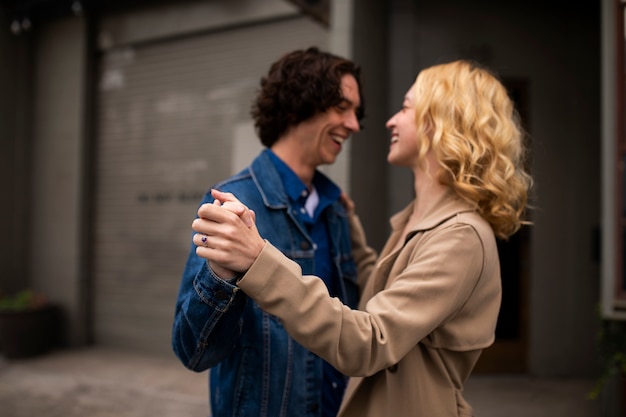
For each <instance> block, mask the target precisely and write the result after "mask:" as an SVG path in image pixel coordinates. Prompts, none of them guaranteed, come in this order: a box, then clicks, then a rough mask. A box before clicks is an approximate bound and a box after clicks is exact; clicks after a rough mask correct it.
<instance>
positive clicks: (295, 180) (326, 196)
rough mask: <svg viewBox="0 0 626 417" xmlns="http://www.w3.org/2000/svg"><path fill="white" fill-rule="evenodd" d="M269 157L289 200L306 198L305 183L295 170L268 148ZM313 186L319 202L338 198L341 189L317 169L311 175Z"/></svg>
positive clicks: (306, 189)
mask: <svg viewBox="0 0 626 417" xmlns="http://www.w3.org/2000/svg"><path fill="white" fill-rule="evenodd" d="M268 154H269V156H270V159H271V160H272V162H273V163H274V166H275V167H276V171H278V174H279V175H280V177H281V178H282V180H283V185H284V187H285V192H286V193H287V195H288V196H289V199H290V200H291V201H298V199H299V198H305V199H306V198H307V197H308V196H309V189H308V188H307V186H306V184H304V182H302V180H301V179H300V178H299V177H298V176H297V175H296V173H295V172H293V170H292V169H291V168H289V166H288V165H287V164H286V163H285V162H284V161H283V160H282V159H280V158H279V157H278V156H277V155H276V154H275V153H274V152H273V151H272V150H271V149H268ZM313 186H314V187H315V189H316V190H317V193H318V194H319V197H320V202H323V201H336V200H338V199H339V196H340V194H341V190H340V189H339V187H337V185H336V184H335V183H334V182H332V181H331V180H330V179H329V178H328V177H327V176H326V175H324V174H322V173H321V172H319V171H317V170H316V171H315V174H314V175H313Z"/></svg>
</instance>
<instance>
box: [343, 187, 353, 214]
mask: <svg viewBox="0 0 626 417" xmlns="http://www.w3.org/2000/svg"><path fill="white" fill-rule="evenodd" d="M339 201H340V202H341V204H342V205H343V207H344V208H345V209H346V211H347V212H348V215H350V216H351V215H353V214H354V201H353V200H352V199H351V198H350V197H349V196H348V194H346V193H345V192H344V191H342V192H341V196H340V197H339Z"/></svg>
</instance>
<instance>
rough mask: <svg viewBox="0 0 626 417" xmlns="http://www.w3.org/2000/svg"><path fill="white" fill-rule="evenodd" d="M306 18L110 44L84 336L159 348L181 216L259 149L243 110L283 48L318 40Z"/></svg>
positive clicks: (179, 250)
mask: <svg viewBox="0 0 626 417" xmlns="http://www.w3.org/2000/svg"><path fill="white" fill-rule="evenodd" d="M326 44H327V33H326V31H325V30H324V29H323V28H322V27H320V26H319V25H317V24H316V23H314V22H312V21H311V20H309V19H307V18H304V17H297V18H291V19H288V20H282V21H273V22H269V23H265V24H259V25H256V26H248V27H243V28H236V29H232V30H227V31H221V32H213V33H206V34H201V35H196V36H193V37H185V38H177V39H170V40H167V41H163V42H159V43H154V44H147V45H136V46H133V47H127V48H124V49H116V50H111V51H108V52H106V53H105V54H104V56H103V58H102V61H101V68H100V79H99V84H100V91H99V94H98V103H97V125H98V126H99V127H98V131H97V166H96V183H97V184H96V185H97V188H96V193H95V198H96V201H95V215H96V217H95V222H96V223H95V224H96V226H95V236H94V241H95V242H94V244H95V251H94V262H93V265H94V269H93V280H94V281H93V290H94V311H93V314H94V316H93V318H94V323H93V325H94V337H95V339H96V340H95V341H96V343H98V344H101V345H109V346H117V347H124V348H132V349H138V350H141V351H146V352H152V353H159V354H160V353H169V352H170V351H171V349H170V337H171V336H170V335H171V325H172V319H173V312H174V304H175V300H176V294H177V291H178V285H179V281H180V275H181V273H182V269H183V266H184V262H185V259H186V256H187V252H188V250H189V245H190V237H191V228H190V226H191V221H192V220H193V218H194V216H195V212H196V209H197V204H198V202H199V199H200V197H201V196H202V194H204V192H205V191H206V190H207V188H208V187H209V186H210V185H211V184H213V183H215V182H217V181H219V180H221V179H224V178H226V177H227V176H229V175H231V174H232V173H233V172H234V171H238V170H239V169H240V168H242V167H243V164H245V163H247V162H248V161H249V159H250V158H251V157H252V156H253V155H254V154H256V153H257V151H258V149H260V145H259V143H258V139H257V138H256V137H255V136H254V134H253V130H252V123H251V121H250V116H249V109H250V104H251V101H252V99H253V96H254V93H255V91H256V88H257V86H258V82H259V79H260V77H261V76H262V75H263V74H264V73H265V72H266V71H267V69H268V68H269V65H270V64H271V62H272V61H274V60H275V59H276V58H278V57H279V56H280V55H282V54H283V53H285V52H287V51H289V50H292V49H296V48H302V47H307V46H310V45H319V46H320V47H321V48H326Z"/></svg>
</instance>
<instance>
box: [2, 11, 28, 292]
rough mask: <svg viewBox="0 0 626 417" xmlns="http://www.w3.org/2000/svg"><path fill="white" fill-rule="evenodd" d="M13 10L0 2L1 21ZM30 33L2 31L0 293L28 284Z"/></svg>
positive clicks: (7, 23) (6, 21)
mask: <svg viewBox="0 0 626 417" xmlns="http://www.w3.org/2000/svg"><path fill="white" fill-rule="evenodd" d="M11 18H12V16H11V15H10V14H9V11H8V10H7V9H5V8H4V7H0V27H2V28H9V27H10V23H11ZM30 44H31V38H30V36H15V35H13V34H12V33H11V32H10V31H8V30H2V31H0V62H2V65H0V190H2V204H0V236H2V239H0V294H1V293H7V294H10V293H13V292H15V291H19V290H21V289H23V288H25V287H27V286H29V282H28V268H27V267H28V265H27V262H26V251H27V239H28V236H27V234H26V233H25V228H26V225H27V222H28V218H27V217H28V216H27V210H28V194H29V193H28V192H27V188H28V185H29V175H28V167H29V166H30V161H28V155H27V152H28V146H29V129H28V126H29V121H28V115H29V113H30V110H29V109H30V105H31V97H30V91H31V89H30V85H29V80H28V77H29V73H30V65H31V63H30V58H31V56H30V53H29V46H30Z"/></svg>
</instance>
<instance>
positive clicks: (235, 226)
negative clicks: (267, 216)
mask: <svg viewBox="0 0 626 417" xmlns="http://www.w3.org/2000/svg"><path fill="white" fill-rule="evenodd" d="M211 194H212V196H213V198H215V201H214V203H213V204H203V205H202V206H200V208H199V209H198V218H197V219H195V220H194V221H193V223H192V225H191V227H192V229H193V230H194V231H195V232H197V233H196V234H195V235H194V237H193V243H194V244H195V245H196V254H198V256H200V257H202V258H205V259H208V260H209V261H210V264H211V268H212V269H213V271H214V272H215V273H216V274H217V275H218V276H220V277H223V278H228V277H231V276H233V275H235V273H237V272H245V271H247V270H248V269H249V268H250V266H251V265H252V264H253V263H254V261H255V260H256V258H257V257H258V256H259V253H261V250H262V249H263V247H264V246H265V241H264V240H263V239H262V238H261V236H260V235H259V232H258V230H257V228H256V224H255V220H256V219H255V215H254V212H253V211H252V210H250V209H248V208H247V207H246V206H245V205H243V204H242V203H241V202H240V201H239V200H237V198H235V196H234V195H233V194H231V193H223V192H221V191H218V190H211Z"/></svg>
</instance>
